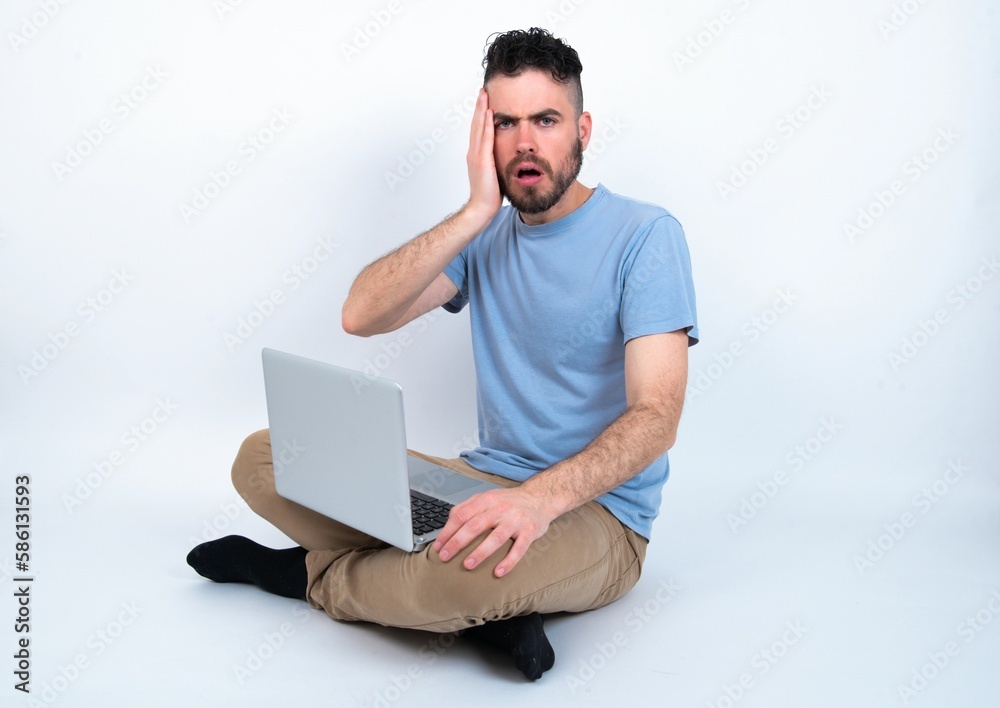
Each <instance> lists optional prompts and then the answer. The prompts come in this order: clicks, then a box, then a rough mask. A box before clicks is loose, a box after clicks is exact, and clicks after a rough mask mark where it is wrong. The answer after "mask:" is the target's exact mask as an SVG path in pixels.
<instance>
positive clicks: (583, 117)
mask: <svg viewBox="0 0 1000 708" xmlns="http://www.w3.org/2000/svg"><path fill="white" fill-rule="evenodd" d="M576 124H577V129H578V130H579V131H580V141H581V142H582V143H583V149H584V150H586V149H587V145H589V144H590V135H591V131H593V129H594V121H593V119H592V118H591V117H590V114H589V113H587V112H586V111H584V112H583V113H581V114H580V117H579V118H578V119H577V121H576Z"/></svg>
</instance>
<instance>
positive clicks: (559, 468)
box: [522, 330, 688, 516]
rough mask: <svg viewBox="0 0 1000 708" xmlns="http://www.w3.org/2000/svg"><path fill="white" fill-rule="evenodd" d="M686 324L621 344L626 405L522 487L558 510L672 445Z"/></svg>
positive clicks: (608, 486)
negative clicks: (583, 443)
mask: <svg viewBox="0 0 1000 708" xmlns="http://www.w3.org/2000/svg"><path fill="white" fill-rule="evenodd" d="M687 348H688V337H687V332H686V331H685V330H678V331H676V332H668V333H664V334H651V335H647V336H644V337H637V338H635V339H632V340H629V342H628V343H627V344H626V345H625V396H626V401H627V408H626V409H625V412H624V413H622V414H621V416H619V417H618V418H617V419H615V421H614V422H612V423H611V425H609V426H608V427H607V428H605V429H604V431H603V432H602V433H601V434H600V435H598V436H597V437H596V438H594V440H593V441H592V442H591V443H590V444H589V445H587V446H586V447H585V448H584V449H583V450H581V451H580V452H579V453H577V454H575V455H572V456H571V457H568V458H566V459H565V460H563V461H562V462H559V463H557V464H555V465H553V466H552V467H550V468H549V469H547V470H545V471H544V472H540V473H539V474H536V475H535V476H533V477H531V478H530V479H528V480H527V481H526V482H524V484H523V485H522V487H523V488H524V489H525V490H530V491H531V492H532V493H533V494H536V495H538V496H539V497H541V498H544V499H547V500H548V503H549V504H550V505H551V508H552V509H553V513H554V514H555V515H556V516H558V515H559V514H563V513H565V512H567V511H570V510H572V509H575V508H576V507H578V506H580V505H582V504H585V503H587V502H588V501H591V500H593V499H596V498H597V497H599V496H600V495H602V494H604V493H605V492H608V491H610V490H612V489H614V488H615V487H617V486H618V485H620V484H622V483H624V482H626V481H628V480H629V479H631V478H632V477H633V476H635V475H636V474H638V473H639V472H640V471H642V470H643V469H645V468H646V467H648V466H649V465H650V464H652V462H653V461H654V460H656V459H657V458H658V457H660V455H662V454H663V453H665V452H666V451H667V450H669V449H670V448H671V447H673V444H674V441H675V439H676V435H677V424H678V422H679V421H680V416H681V408H682V407H683V405H684V391H685V388H686V386H687Z"/></svg>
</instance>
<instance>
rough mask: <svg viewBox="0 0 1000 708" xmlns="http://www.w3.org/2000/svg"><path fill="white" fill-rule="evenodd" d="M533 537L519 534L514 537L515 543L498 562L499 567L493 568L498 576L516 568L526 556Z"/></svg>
mask: <svg viewBox="0 0 1000 708" xmlns="http://www.w3.org/2000/svg"><path fill="white" fill-rule="evenodd" d="M531 542H532V541H531V539H530V538H529V537H528V536H518V537H517V538H515V539H514V545H513V546H511V548H510V550H509V551H508V552H507V555H506V556H504V559H503V560H502V561H500V562H499V563H498V564H497V567H496V568H494V569H493V574H494V575H495V576H497V577H498V578H502V577H503V576H505V575H507V573H509V572H510V571H512V570H513V569H514V566H515V565H517V563H518V561H520V560H521V559H522V558H524V554H525V553H527V552H528V547H529V546H530V545H531Z"/></svg>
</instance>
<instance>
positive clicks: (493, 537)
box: [462, 526, 510, 570]
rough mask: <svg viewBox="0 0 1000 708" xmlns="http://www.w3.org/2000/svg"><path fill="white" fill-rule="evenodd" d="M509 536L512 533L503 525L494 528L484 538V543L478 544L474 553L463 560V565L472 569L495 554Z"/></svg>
mask: <svg viewBox="0 0 1000 708" xmlns="http://www.w3.org/2000/svg"><path fill="white" fill-rule="evenodd" d="M509 538H510V533H509V532H507V531H505V530H504V529H503V527H502V526H498V527H497V528H495V529H493V531H492V533H490V535H489V536H487V537H486V538H484V539H483V542H482V543H480V544H479V545H478V546H476V548H475V549H474V550H473V551H472V553H470V554H469V555H468V557H466V559H465V562H463V563H462V565H464V566H465V567H466V568H467V569H468V570H472V569H473V568H475V567H476V566H477V565H479V564H480V563H482V562H483V561H484V560H486V559H487V558H489V557H490V556H491V555H493V553H494V552H495V551H496V550H497V549H498V548H500V546H502V545H503V544H505V543H507V539H509Z"/></svg>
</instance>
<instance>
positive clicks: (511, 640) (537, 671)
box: [465, 612, 556, 681]
mask: <svg viewBox="0 0 1000 708" xmlns="http://www.w3.org/2000/svg"><path fill="white" fill-rule="evenodd" d="M465 636H467V637H473V638H474V639H477V640H480V641H482V642H485V643H487V644H489V645H491V646H494V647H497V648H499V649H503V650H505V651H509V652H510V653H511V656H513V657H514V666H516V667H517V668H518V669H519V670H520V671H521V673H522V674H524V675H525V676H526V677H527V678H529V679H531V680H532V681H536V680H538V679H539V678H541V676H542V674H543V673H545V672H546V671H548V670H549V669H551V668H552V666H553V664H555V661H556V655H555V652H554V651H552V645H551V644H549V638H548V637H546V636H545V630H544V629H543V628H542V616H541V615H540V614H538V613H537V612H532V613H531V614H530V615H524V616H522V617H511V618H510V619H506V620H498V621H496V622H487V623H486V624H482V625H478V626H476V627H471V628H469V629H467V630H465Z"/></svg>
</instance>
